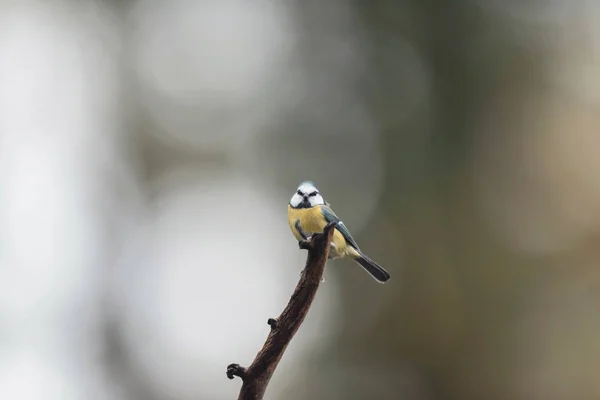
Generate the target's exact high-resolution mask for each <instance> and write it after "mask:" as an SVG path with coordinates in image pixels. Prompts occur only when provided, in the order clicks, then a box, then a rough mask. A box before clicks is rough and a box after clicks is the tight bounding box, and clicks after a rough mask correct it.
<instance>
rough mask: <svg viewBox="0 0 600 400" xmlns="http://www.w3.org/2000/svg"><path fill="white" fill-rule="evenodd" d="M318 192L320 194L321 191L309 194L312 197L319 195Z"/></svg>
mask: <svg viewBox="0 0 600 400" xmlns="http://www.w3.org/2000/svg"><path fill="white" fill-rule="evenodd" d="M318 194H319V192H311V193H310V194H309V196H310V197H314V196H316V195H318Z"/></svg>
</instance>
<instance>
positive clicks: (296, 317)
mask: <svg viewBox="0 0 600 400" xmlns="http://www.w3.org/2000/svg"><path fill="white" fill-rule="evenodd" d="M334 227H335V223H331V224H329V225H327V226H326V227H325V229H324V230H323V233H318V234H315V235H313V236H312V238H310V240H303V241H301V242H300V243H299V247H300V249H304V250H308V256H307V258H306V266H305V267H304V270H303V271H302V274H301V276H300V281H299V282H298V284H297V285H296V289H295V290H294V293H293V294H292V297H291V298H290V301H289V303H288V304H287V306H286V307H285V309H284V310H283V312H282V313H281V315H280V316H279V318H277V319H274V318H269V320H268V321H267V323H268V324H269V325H270V326H271V332H270V333H269V336H268V337H267V340H266V341H265V344H264V345H263V347H262V349H261V350H260V351H259V352H258V354H257V355H256V357H255V358H254V361H252V364H250V366H249V367H248V368H244V367H242V366H240V365H239V364H229V365H228V366H227V377H228V378H229V379H233V377H234V376H238V377H240V378H241V379H242V388H241V389H240V394H239V396H238V400H261V399H262V398H263V396H264V395H265V392H266V390H267V385H268V384H269V381H270V380H271V377H272V376H273V373H274V372H275V368H277V365H278V364H279V361H280V360H281V357H282V356H283V353H284V352H285V349H286V348H287V346H288V344H289V343H290V341H291V340H292V338H293V337H294V335H295V334H296V332H297V331H298V328H300V325H302V322H304V318H305V317H306V314H308V310H309V309H310V306H311V304H312V302H313V300H314V298H315V295H316V293H317V289H318V288H319V285H320V283H321V281H322V279H323V273H324V271H325V264H327V260H328V258H329V244H330V243H331V238H332V237H333V231H334Z"/></svg>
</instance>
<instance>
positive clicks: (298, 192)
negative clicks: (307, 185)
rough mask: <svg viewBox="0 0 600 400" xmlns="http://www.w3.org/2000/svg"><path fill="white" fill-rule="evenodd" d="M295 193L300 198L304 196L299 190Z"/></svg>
mask: <svg viewBox="0 0 600 400" xmlns="http://www.w3.org/2000/svg"><path fill="white" fill-rule="evenodd" d="M296 193H297V194H299V195H300V196H304V194H303V193H302V192H301V191H299V190H298V191H297V192H296Z"/></svg>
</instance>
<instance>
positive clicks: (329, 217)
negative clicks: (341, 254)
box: [321, 205, 359, 250]
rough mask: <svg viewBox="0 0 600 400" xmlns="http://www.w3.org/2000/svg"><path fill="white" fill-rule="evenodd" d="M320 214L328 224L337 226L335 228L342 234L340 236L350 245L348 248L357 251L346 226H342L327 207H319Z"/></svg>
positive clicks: (356, 246)
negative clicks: (333, 223) (332, 223)
mask: <svg viewBox="0 0 600 400" xmlns="http://www.w3.org/2000/svg"><path fill="white" fill-rule="evenodd" d="M321 212H322V213H323V216H324V217H325V219H326V220H327V222H328V223H331V222H335V223H336V224H337V225H336V228H337V230H338V231H339V232H340V233H341V234H342V236H344V239H346V242H347V243H348V244H350V246H352V247H354V248H355V249H356V250H359V249H358V245H357V244H356V241H355V240H354V238H353V237H352V235H351V234H350V231H349V230H348V228H347V227H346V225H344V223H343V222H342V221H341V220H340V218H339V217H338V216H337V215H336V214H335V213H334V212H333V210H332V209H331V208H330V207H329V205H323V206H321Z"/></svg>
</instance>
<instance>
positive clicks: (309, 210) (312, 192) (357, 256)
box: [288, 181, 390, 283]
mask: <svg viewBox="0 0 600 400" xmlns="http://www.w3.org/2000/svg"><path fill="white" fill-rule="evenodd" d="M332 222H334V223H335V224H336V225H335V231H334V232H333V238H332V239H331V250H330V253H329V258H331V259H336V258H343V257H350V258H352V259H353V260H354V261H356V262H357V263H358V264H360V266H362V267H363V268H364V269H365V270H366V271H367V272H368V273H369V274H370V275H371V276H372V277H373V278H374V279H375V280H376V281H378V282H380V283H384V282H386V281H388V280H389V279H390V274H389V273H388V272H387V271H386V270H385V269H383V268H382V267H381V266H380V265H378V264H377V263H376V262H375V261H373V260H371V259H370V258H369V257H367V256H366V255H365V254H363V252H362V251H360V249H359V248H358V245H357V244H356V241H355V240H354V238H353V237H352V235H351V234H350V231H349V230H348V228H346V225H344V223H343V222H342V221H340V219H339V218H338V216H337V215H336V214H335V213H334V212H333V210H332V209H331V207H329V204H328V203H326V202H325V200H324V199H323V196H321V194H320V193H319V190H318V189H317V188H316V187H315V185H314V183H312V182H310V181H304V182H302V183H301V184H300V186H298V189H297V190H296V193H294V195H293V196H292V198H291V200H290V204H289V205H288V223H289V224H290V229H291V230H292V233H293V234H294V236H295V237H296V239H297V240H298V241H301V240H307V239H309V238H310V237H311V236H312V235H313V234H315V233H321V232H323V229H324V228H325V226H326V225H327V224H329V223H332Z"/></svg>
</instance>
